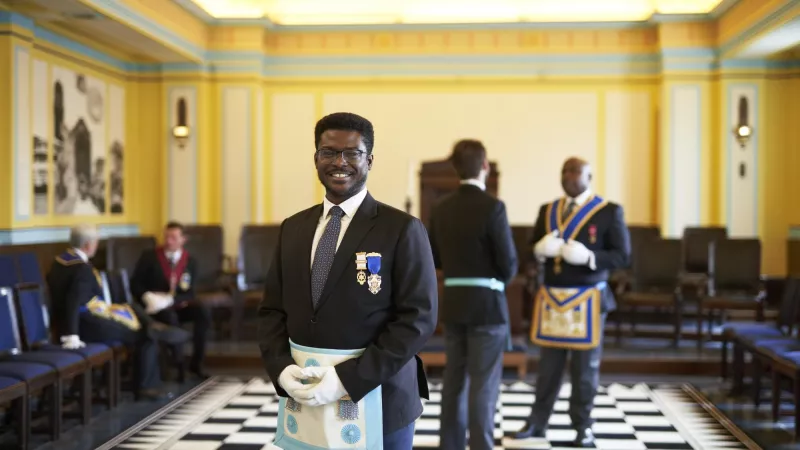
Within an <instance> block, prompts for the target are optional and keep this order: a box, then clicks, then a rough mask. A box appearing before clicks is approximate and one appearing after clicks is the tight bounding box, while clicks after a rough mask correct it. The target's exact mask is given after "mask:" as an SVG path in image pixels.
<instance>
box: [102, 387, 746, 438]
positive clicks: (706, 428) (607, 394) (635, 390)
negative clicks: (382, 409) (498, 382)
mask: <svg viewBox="0 0 800 450" xmlns="http://www.w3.org/2000/svg"><path fill="white" fill-rule="evenodd" d="M501 389H502V391H501V396H500V401H499V403H498V412H497V417H496V425H497V428H496V429H495V438H496V439H495V443H496V448H497V449H560V448H569V446H570V443H571V442H572V440H573V439H574V438H575V431H574V430H571V429H570V423H569V417H568V415H567V407H568V397H569V392H570V386H569V385H568V384H565V385H564V386H563V389H562V390H561V393H560V396H559V400H558V402H557V403H556V407H555V413H554V414H553V416H552V417H551V419H550V429H549V430H548V432H547V439H529V440H524V441H516V440H513V439H510V438H508V437H506V436H508V435H510V434H511V433H513V432H515V431H516V430H518V429H519V428H520V427H521V426H522V424H523V423H524V420H525V418H526V417H527V416H528V414H529V413H530V408H531V404H532V402H533V399H534V390H533V387H532V386H531V385H529V384H526V383H522V382H517V383H511V384H504V385H503V386H502V387H501ZM440 390H441V385H436V384H432V385H431V400H430V401H428V402H426V404H425V412H424V413H423V416H422V417H421V418H420V419H419V420H418V421H417V424H416V434H415V437H414V448H415V449H427V448H437V447H438V444H439V437H438V430H439V419H438V417H439V411H440V403H439V402H440V400H441V394H440ZM277 412H278V401H277V397H276V396H275V391H274V388H273V387H272V384H271V383H265V382H263V381H262V380H259V379H253V380H250V381H240V380H236V379H225V378H214V379H212V380H210V381H209V382H207V383H206V385H204V388H202V389H198V391H197V392H195V393H194V396H193V397H192V398H190V399H189V400H187V401H184V402H183V403H182V404H180V405H178V406H177V407H175V408H173V409H172V410H166V411H162V414H161V416H160V417H157V418H152V419H150V420H149V421H146V422H144V423H142V424H140V425H139V426H137V427H134V428H133V429H132V430H130V432H129V433H127V434H126V435H122V436H120V438H121V439H119V440H118V441H117V442H114V443H113V444H114V445H113V448H125V449H141V450H155V449H176V450H218V449H219V450H239V449H241V450H249V449H253V450H256V449H265V448H270V447H271V448H275V447H274V446H270V445H269V443H270V442H271V441H272V439H273V435H274V433H275V427H276V423H277ZM593 417H594V418H595V424H594V427H593V429H594V432H595V436H596V446H597V448H600V449H613V450H629V449H631V450H646V449H659V450H679V449H695V450H705V449H721V448H725V449H757V448H758V446H757V445H755V444H754V443H753V442H752V441H750V440H749V439H748V438H747V436H745V435H744V434H743V433H741V432H740V431H739V430H738V429H737V428H736V427H735V426H733V425H732V424H730V423H729V422H728V421H727V420H726V419H725V418H724V417H723V416H722V415H721V414H719V413H718V412H717V411H716V409H715V408H714V407H713V406H712V405H710V404H708V403H707V402H705V400H704V398H702V396H700V395H699V394H698V393H697V392H696V391H694V390H693V389H692V388H691V387H690V386H681V385H674V384H672V385H649V386H648V385H645V384H636V385H621V384H611V385H608V386H603V387H601V389H600V392H599V393H598V396H597V397H596V399H595V408H594V410H593ZM723 424H724V426H723ZM109 448H110V447H109Z"/></svg>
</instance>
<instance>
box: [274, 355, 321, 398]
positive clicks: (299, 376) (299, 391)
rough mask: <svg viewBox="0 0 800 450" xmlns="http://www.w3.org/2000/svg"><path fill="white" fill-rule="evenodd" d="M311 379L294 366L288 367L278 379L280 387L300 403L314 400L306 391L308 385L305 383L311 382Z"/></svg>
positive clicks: (298, 367)
mask: <svg viewBox="0 0 800 450" xmlns="http://www.w3.org/2000/svg"><path fill="white" fill-rule="evenodd" d="M310 378H311V377H310V376H307V375H306V374H305V373H303V369H301V368H300V366H298V365H295V364H292V365H291V366H287V367H286V368H285V369H283V372H281V375H280V376H279V377H278V385H279V386H280V387H281V388H283V390H284V391H286V393H287V394H289V397H292V398H293V399H295V400H297V401H298V402H299V401H305V400H308V399H311V398H313V397H314V396H313V395H310V394H309V393H308V392H307V390H305V389H306V387H307V385H305V384H303V381H307V380H309V379H310Z"/></svg>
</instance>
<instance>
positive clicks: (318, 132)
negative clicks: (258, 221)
mask: <svg viewBox="0 0 800 450" xmlns="http://www.w3.org/2000/svg"><path fill="white" fill-rule="evenodd" d="M314 143H315V146H316V149H315V152H314V163H315V165H316V168H317V175H318V176H319V180H320V182H322V184H323V185H324V186H325V198H324V200H323V202H322V203H321V204H318V205H316V206H313V207H311V208H309V209H306V210H305V211H301V212H299V213H297V214H295V215H294V216H292V217H290V218H288V219H286V220H285V221H284V222H283V224H281V230H280V238H279V240H278V246H277V249H276V250H275V258H274V260H273V262H272V265H271V266H270V269H269V272H268V274H267V281H266V288H265V292H264V299H263V300H262V302H261V305H260V306H259V308H258V316H259V342H260V347H261V354H262V358H263V359H264V365H265V366H266V370H267V373H268V374H269V376H270V378H271V379H272V382H273V384H274V386H275V390H276V391H277V393H278V395H279V396H280V397H281V399H280V406H279V410H278V426H277V428H278V429H277V432H276V435H275V441H274V445H275V446H276V447H278V448H281V449H284V450H295V449H296V450H304V449H308V448H358V449H365V450H366V449H369V450H381V449H383V450H410V449H411V447H412V442H413V437H414V421H415V420H416V419H417V418H418V417H419V416H420V415H421V414H422V402H421V401H420V397H425V398H427V396H428V385H427V380H426V378H425V373H424V372H423V369H422V362H421V360H420V359H419V357H417V356H416V354H417V352H418V351H419V350H420V349H421V348H422V346H423V345H424V344H425V342H426V341H427V340H428V338H429V337H430V335H431V334H433V331H434V328H435V326H436V313H437V285H436V273H435V269H434V266H433V255H432V254H431V248H430V244H429V242H428V235H427V233H426V231H425V227H424V226H423V225H422V223H421V222H420V221H419V220H418V219H416V218H414V217H412V216H410V215H408V214H406V213H404V212H402V211H399V210H397V209H395V208H392V207H390V206H388V205H385V204H383V203H380V202H378V201H376V200H375V199H373V198H372V196H371V195H370V194H369V193H368V192H367V189H366V181H367V174H368V172H369V171H370V169H371V168H372V161H373V154H372V147H373V143H374V132H373V128H372V124H371V123H370V122H369V121H368V120H366V119H364V118H363V117H360V116H357V115H355V114H350V113H335V114H331V115H329V116H326V117H323V118H322V119H320V121H319V122H317V125H316V129H315V130H314Z"/></svg>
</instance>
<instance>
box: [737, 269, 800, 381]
mask: <svg viewBox="0 0 800 450" xmlns="http://www.w3.org/2000/svg"><path fill="white" fill-rule="evenodd" d="M798 308H800V280H797V279H795V278H787V279H786V282H785V284H784V289H783V296H782V297H781V303H780V307H779V309H778V317H777V320H776V321H775V322H730V323H727V324H725V325H724V326H723V327H722V378H723V379H724V378H726V377H727V372H728V370H727V369H728V364H727V353H728V343H729V342H732V343H733V352H734V363H735V364H738V365H742V364H744V359H743V355H744V353H743V351H744V350H750V351H753V349H755V348H756V347H757V346H758V342H759V341H761V342H762V343H771V344H768V345H776V344H780V343H781V342H786V341H787V340H789V341H792V340H793V338H792V337H791V336H792V331H793V329H794V323H795V317H796V316H797V312H798ZM764 349H765V350H767V349H768V347H766V348H764ZM735 370H736V371H737V375H739V376H741V375H742V367H739V366H737V367H736V368H735ZM740 382H741V380H738V379H734V383H740Z"/></svg>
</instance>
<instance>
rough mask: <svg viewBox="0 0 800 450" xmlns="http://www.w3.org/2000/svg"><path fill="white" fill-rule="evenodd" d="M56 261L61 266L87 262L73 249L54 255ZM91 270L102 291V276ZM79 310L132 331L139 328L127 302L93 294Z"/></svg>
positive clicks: (93, 269)
mask: <svg viewBox="0 0 800 450" xmlns="http://www.w3.org/2000/svg"><path fill="white" fill-rule="evenodd" d="M56 261H57V262H58V263H59V264H61V265H63V266H72V265H76V264H88V263H87V262H85V261H84V260H83V258H81V257H80V256H79V255H78V253H77V252H75V250H73V249H69V250H67V251H65V252H64V253H62V254H60V255H58V256H56ZM92 272H93V273H94V278H95V280H96V281H97V285H98V286H99V287H100V290H101V291H102V290H103V278H102V277H101V276H100V273H99V272H98V271H97V269H95V268H94V267H92ZM80 311H81V312H82V313H87V314H92V315H93V316H96V317H100V318H103V319H107V320H113V321H115V322H119V323H121V324H122V325H125V326H126V327H128V328H130V329H131V330H134V331H137V330H139V328H141V324H140V323H139V318H138V317H136V313H135V312H134V311H133V308H132V307H131V305H128V304H127V303H126V304H117V303H111V302H107V301H105V300H103V299H102V298H100V297H98V296H96V295H95V296H94V297H92V298H91V299H89V301H88V302H86V303H85V304H84V305H83V306H81V308H80Z"/></svg>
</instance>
